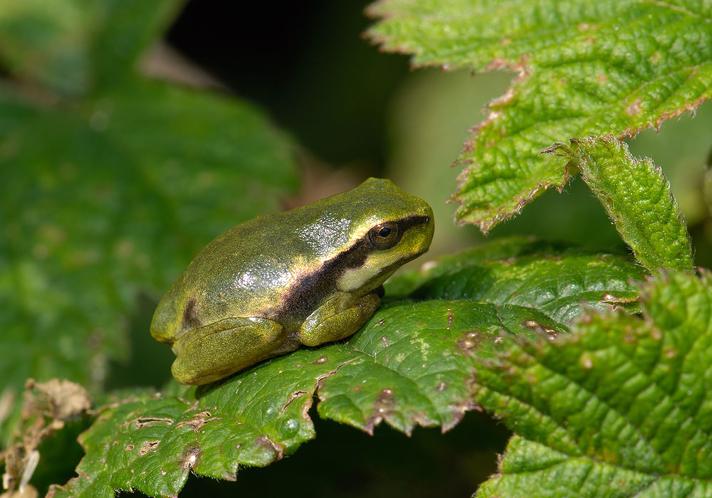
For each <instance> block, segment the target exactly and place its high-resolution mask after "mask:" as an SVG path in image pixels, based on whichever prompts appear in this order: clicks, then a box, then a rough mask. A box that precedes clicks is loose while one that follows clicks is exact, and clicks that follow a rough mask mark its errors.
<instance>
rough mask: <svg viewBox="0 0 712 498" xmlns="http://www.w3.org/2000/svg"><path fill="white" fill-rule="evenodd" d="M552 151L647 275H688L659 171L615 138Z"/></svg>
mask: <svg viewBox="0 0 712 498" xmlns="http://www.w3.org/2000/svg"><path fill="white" fill-rule="evenodd" d="M553 150H554V151H556V152H558V153H560V154H563V155H564V156H566V157H568V158H569V160H570V161H571V163H572V164H574V165H576V166H577V167H578V168H579V169H580V170H581V175H582V177H583V179H584V181H585V182H586V184H587V185H588V186H589V187H590V188H591V190H592V191H593V192H594V193H595V194H596V196H597V197H598V198H599V200H600V201H601V204H603V206H604V207H605V208H606V211H607V212H608V215H609V216H610V217H611V219H612V220H613V222H614V224H615V226H616V228H617V229H618V232H619V233H620V234H621V237H622V238H623V240H624V241H625V242H626V243H627V244H628V245H629V246H630V247H631V249H632V250H633V254H635V257H636V259H637V260H638V261H640V263H641V264H642V265H643V266H645V267H646V268H647V269H648V270H649V271H651V272H654V271H656V270H660V269H663V268H668V269H676V270H692V247H691V244H690V237H689V235H688V233H687V226H686V224H685V221H684V219H683V217H682V214H681V213H680V209H679V208H678V206H677V202H675V199H674V198H673V196H672V192H671V191H670V184H669V183H668V181H667V179H666V178H665V176H664V175H663V172H662V171H661V170H660V168H658V167H657V166H655V165H654V164H653V162H652V161H651V160H650V159H646V160H643V161H638V160H636V159H634V158H633V157H632V156H631V155H630V153H629V152H628V147H627V146H626V145H625V144H624V143H622V142H620V141H618V140H615V139H611V138H607V139H584V140H575V141H572V142H571V145H570V146H565V145H557V146H556V147H555V148H554V149H553Z"/></svg>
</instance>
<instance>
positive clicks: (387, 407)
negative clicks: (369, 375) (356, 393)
mask: <svg viewBox="0 0 712 498" xmlns="http://www.w3.org/2000/svg"><path fill="white" fill-rule="evenodd" d="M394 407H395V399H394V396H393V390H392V389H390V388H385V389H382V390H381V392H380V393H379V394H378V397H377V398H376V402H375V403H374V404H373V414H372V415H371V416H370V417H368V419H367V420H366V425H365V426H364V430H365V431H366V432H368V433H369V434H370V435H371V436H373V429H374V428H375V427H376V426H377V425H378V424H380V423H381V422H382V421H383V419H384V418H387V417H388V416H389V415H390V414H391V413H393V409H394Z"/></svg>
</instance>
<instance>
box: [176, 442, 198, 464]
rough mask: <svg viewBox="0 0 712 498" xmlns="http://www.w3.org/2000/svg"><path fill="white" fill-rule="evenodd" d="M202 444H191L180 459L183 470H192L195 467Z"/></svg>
mask: <svg viewBox="0 0 712 498" xmlns="http://www.w3.org/2000/svg"><path fill="white" fill-rule="evenodd" d="M200 453H201V451H200V446H197V445H195V446H189V447H188V449H187V450H185V453H183V456H182V457H181V459H180V465H181V468H182V469H183V470H190V469H192V468H193V467H195V466H196V465H197V463H198V459H199V458H200Z"/></svg>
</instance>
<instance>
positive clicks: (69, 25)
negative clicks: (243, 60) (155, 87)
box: [0, 0, 182, 95]
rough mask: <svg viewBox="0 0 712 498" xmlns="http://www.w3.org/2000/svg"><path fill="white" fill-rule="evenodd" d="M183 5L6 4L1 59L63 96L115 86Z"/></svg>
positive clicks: (87, 0) (20, 0) (127, 0)
mask: <svg viewBox="0 0 712 498" xmlns="http://www.w3.org/2000/svg"><path fill="white" fill-rule="evenodd" d="M181 3H182V1H181V0H160V1H152V2H144V1H141V0H52V1H51V2H47V1H45V0H4V1H3V5H2V7H1V8H0V59H1V60H2V61H3V62H4V63H5V64H6V65H7V67H8V69H9V70H10V72H12V73H13V74H15V75H16V76H18V77H20V78H22V79H27V80H31V81H33V82H35V83H39V84H42V85H45V86H47V87H49V88H51V89H53V90H55V91H57V92H59V93H62V94H70V95H80V94H84V93H87V92H89V91H91V90H96V89H97V88H99V87H102V86H107V85H110V86H115V85H116V84H117V83H121V82H122V80H123V78H125V77H126V75H130V74H131V73H132V71H131V69H132V65H133V64H134V63H135V61H136V59H137V58H138V56H139V54H140V53H141V51H142V50H143V49H145V48H146V46H147V45H148V44H149V43H150V42H151V41H153V39H154V38H155V37H156V36H157V35H158V34H159V33H160V31H161V30H162V29H163V28H164V27H165V25H166V22H167V21H168V20H169V19H170V18H171V16H172V15H173V14H174V13H175V12H176V10H177V8H178V6H179V5H180V4H181Z"/></svg>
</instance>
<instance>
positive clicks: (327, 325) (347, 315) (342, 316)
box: [298, 291, 381, 346]
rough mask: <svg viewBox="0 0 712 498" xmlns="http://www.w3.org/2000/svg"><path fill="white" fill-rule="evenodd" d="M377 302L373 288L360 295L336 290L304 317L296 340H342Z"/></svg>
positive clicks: (368, 315) (311, 342) (310, 342)
mask: <svg viewBox="0 0 712 498" xmlns="http://www.w3.org/2000/svg"><path fill="white" fill-rule="evenodd" d="M380 303H381V298H380V297H379V296H378V294H377V293H376V292H375V291H374V292H372V293H370V294H366V295H365V296H361V297H354V296H353V295H352V294H349V293H346V292H340V293H338V294H336V295H334V296H333V297H332V298H331V299H329V300H328V301H326V302H325V303H324V304H322V305H321V306H320V307H319V308H317V309H316V310H315V311H314V312H313V313H312V314H311V315H309V316H308V317H307V319H306V320H304V323H303V324H302V326H301V327H300V329H299V334H298V335H299V342H301V343H302V344H304V345H305V346H318V345H319V344H323V343H325V342H332V341H338V340H340V339H344V338H345V337H348V336H350V335H352V334H353V333H355V332H356V331H357V330H358V329H360V328H361V326H362V325H363V324H364V323H366V321H367V320H368V319H369V318H371V316H373V313H374V312H375V311H376V309H377V308H378V305H379V304H380Z"/></svg>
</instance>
